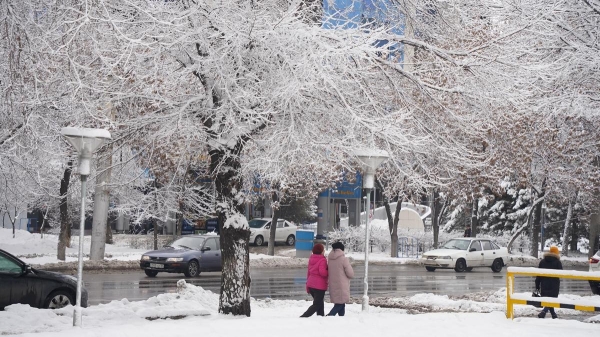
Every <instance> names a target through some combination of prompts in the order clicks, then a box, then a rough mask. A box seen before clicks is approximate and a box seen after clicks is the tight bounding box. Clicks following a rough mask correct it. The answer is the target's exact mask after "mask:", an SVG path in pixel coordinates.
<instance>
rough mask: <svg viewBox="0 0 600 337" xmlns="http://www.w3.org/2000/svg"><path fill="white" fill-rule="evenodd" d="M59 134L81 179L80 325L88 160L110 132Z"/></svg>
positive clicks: (80, 130) (66, 130)
mask: <svg viewBox="0 0 600 337" xmlns="http://www.w3.org/2000/svg"><path fill="white" fill-rule="evenodd" d="M60 133H61V135H63V136H64V137H65V139H66V140H67V141H68V142H69V144H71V145H72V146H73V147H74V148H75V149H76V150H77V153H78V157H79V176H80V179H81V222H80V223H79V254H78V265H77V294H76V299H75V311H74V312H73V326H81V288H82V285H83V232H84V230H85V195H86V182H87V177H88V176H89V175H90V161H91V159H92V154H93V153H94V151H95V150H96V149H97V148H98V147H99V146H100V145H101V144H102V142H104V140H106V139H110V132H108V130H103V129H87V128H72V127H68V128H62V130H61V131H60Z"/></svg>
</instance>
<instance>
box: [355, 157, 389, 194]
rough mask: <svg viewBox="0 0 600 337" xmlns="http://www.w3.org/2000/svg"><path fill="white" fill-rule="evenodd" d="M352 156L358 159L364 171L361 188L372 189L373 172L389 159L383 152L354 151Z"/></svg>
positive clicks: (373, 182) (373, 181) (373, 183)
mask: <svg viewBox="0 0 600 337" xmlns="http://www.w3.org/2000/svg"><path fill="white" fill-rule="evenodd" d="M354 155H355V156H356V157H357V158H358V161H359V162H360V164H361V166H362V169H363V171H364V175H365V176H364V179H363V188H373V186H374V185H375V170H376V169H377V168H378V167H379V165H381V163H383V162H384V161H385V160H386V159H388V158H389V154H388V153H387V151H384V150H377V149H374V150H356V151H354Z"/></svg>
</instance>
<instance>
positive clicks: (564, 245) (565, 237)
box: [542, 192, 577, 256]
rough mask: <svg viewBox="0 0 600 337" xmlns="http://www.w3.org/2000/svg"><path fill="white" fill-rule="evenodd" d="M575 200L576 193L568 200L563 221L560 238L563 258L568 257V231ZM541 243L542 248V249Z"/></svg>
mask: <svg viewBox="0 0 600 337" xmlns="http://www.w3.org/2000/svg"><path fill="white" fill-rule="evenodd" d="M576 199H577V192H575V196H574V197H573V198H569V207H568V208H567V217H566V219H565V226H564V228H563V237H562V254H563V255H564V256H569V233H570V231H569V229H570V224H571V218H572V217H573V203H574V202H575V200H576ZM543 244H544V243H543V242H542V247H543Z"/></svg>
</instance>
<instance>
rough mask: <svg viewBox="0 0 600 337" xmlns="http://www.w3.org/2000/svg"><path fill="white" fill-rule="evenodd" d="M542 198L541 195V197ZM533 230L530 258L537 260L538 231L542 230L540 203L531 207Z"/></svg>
mask: <svg viewBox="0 0 600 337" xmlns="http://www.w3.org/2000/svg"><path fill="white" fill-rule="evenodd" d="M541 197H543V195H542V196H541ZM533 209H534V211H533V228H532V233H531V256H533V257H535V258H539V244H540V231H541V229H542V226H541V223H542V221H541V219H542V203H541V202H540V203H537V204H536V205H535V206H533Z"/></svg>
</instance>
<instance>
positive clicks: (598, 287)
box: [589, 250, 600, 295]
mask: <svg viewBox="0 0 600 337" xmlns="http://www.w3.org/2000/svg"><path fill="white" fill-rule="evenodd" d="M590 271H591V272H595V271H600V250H599V251H597V252H596V254H595V255H594V256H592V257H591V258H590ZM589 282H590V288H592V293H593V294H594V295H600V282H598V281H589Z"/></svg>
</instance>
